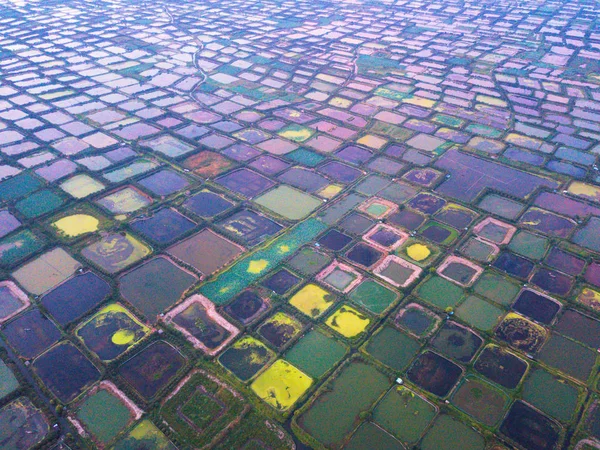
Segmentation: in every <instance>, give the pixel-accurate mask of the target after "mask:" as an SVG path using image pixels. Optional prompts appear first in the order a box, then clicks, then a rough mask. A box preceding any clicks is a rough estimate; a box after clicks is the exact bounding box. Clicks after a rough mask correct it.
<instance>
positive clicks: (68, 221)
mask: <svg viewBox="0 0 600 450" xmlns="http://www.w3.org/2000/svg"><path fill="white" fill-rule="evenodd" d="M52 225H54V226H55V227H56V228H58V229H59V230H60V231H61V232H62V233H63V234H64V235H66V236H68V237H76V236H80V235H82V234H86V233H93V232H94V231H97V230H98V225H100V221H99V220H98V219H96V218H95V217H94V216H90V215H88V214H74V215H72V216H67V217H63V218H62V219H59V220H57V221H56V222H54V223H53V224H52Z"/></svg>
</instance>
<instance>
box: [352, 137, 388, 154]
mask: <svg viewBox="0 0 600 450" xmlns="http://www.w3.org/2000/svg"><path fill="white" fill-rule="evenodd" d="M357 143H359V144H361V145H365V146H367V147H370V148H373V149H376V150H377V149H380V148H381V147H383V146H384V145H385V144H387V140H386V139H383V138H380V137H379V136H375V135H373V134H367V135H365V136H363V137H361V138H360V139H359V140H358V141H357Z"/></svg>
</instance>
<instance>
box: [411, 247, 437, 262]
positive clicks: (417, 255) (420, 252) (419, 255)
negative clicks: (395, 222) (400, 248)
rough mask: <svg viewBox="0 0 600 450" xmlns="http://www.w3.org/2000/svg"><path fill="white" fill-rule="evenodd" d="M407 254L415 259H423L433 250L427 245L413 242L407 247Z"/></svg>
mask: <svg viewBox="0 0 600 450" xmlns="http://www.w3.org/2000/svg"><path fill="white" fill-rule="evenodd" d="M406 254H407V255H408V256H410V258H412V259H413V260H414V261H423V260H425V259H427V258H428V257H429V255H431V251H430V250H429V248H428V247H427V246H426V245H423V244H413V245H411V246H410V247H408V248H407V249H406Z"/></svg>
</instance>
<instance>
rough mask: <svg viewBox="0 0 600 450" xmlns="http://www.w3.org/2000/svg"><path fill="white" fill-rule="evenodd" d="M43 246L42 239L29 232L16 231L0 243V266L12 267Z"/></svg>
mask: <svg viewBox="0 0 600 450" xmlns="http://www.w3.org/2000/svg"><path fill="white" fill-rule="evenodd" d="M43 246H44V242H43V241H42V239H40V238H38V237H37V236H36V235H35V234H33V233H32V232H31V231H29V230H22V231H18V232H17V233H15V234H12V235H11V236H9V237H7V238H4V239H2V240H1V241H0V265H2V266H5V267H12V266H14V265H16V264H17V263H18V262H20V261H22V260H24V259H25V258H27V257H29V256H30V255H32V254H33V253H35V252H37V251H38V250H40V249H41V248H42V247H43Z"/></svg>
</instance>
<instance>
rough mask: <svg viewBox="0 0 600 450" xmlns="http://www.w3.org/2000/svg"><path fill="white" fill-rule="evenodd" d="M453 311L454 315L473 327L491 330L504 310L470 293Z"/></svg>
mask: <svg viewBox="0 0 600 450" xmlns="http://www.w3.org/2000/svg"><path fill="white" fill-rule="evenodd" d="M455 313H456V317H458V318H459V319H462V320H464V321H465V322H467V323H468V324H470V325H472V326H473V327H475V328H477V329H479V330H483V331H491V330H492V329H493V328H494V327H495V326H496V324H497V323H498V321H499V320H500V317H501V316H502V314H504V311H503V310H502V309H500V308H498V307H497V306H494V305H492V304H491V303H488V302H486V301H485V300H483V299H481V298H479V297H477V296H475V295H470V296H469V297H467V299H466V300H465V301H464V302H463V303H462V304H461V305H460V306H459V307H458V308H456V311H455Z"/></svg>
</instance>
